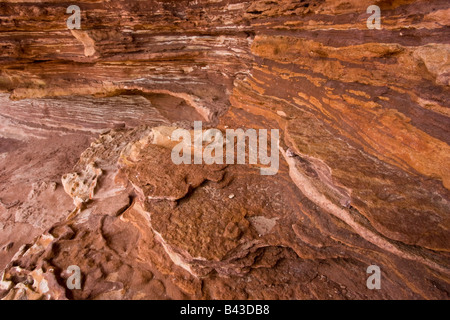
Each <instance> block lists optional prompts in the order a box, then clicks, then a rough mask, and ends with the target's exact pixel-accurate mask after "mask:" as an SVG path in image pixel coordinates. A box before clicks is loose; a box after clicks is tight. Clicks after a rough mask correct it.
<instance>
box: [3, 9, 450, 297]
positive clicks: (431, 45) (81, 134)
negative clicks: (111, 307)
mask: <svg viewBox="0 0 450 320" xmlns="http://www.w3.org/2000/svg"><path fill="white" fill-rule="evenodd" d="M373 4H376V5H378V6H379V7H380V8H381V27H382V28H381V30H376V29H374V30H369V29H368V28H367V25H366V20H367V18H368V17H369V14H367V13H366V9H367V7H368V6H369V5H373ZM78 5H79V6H80V8H81V29H80V30H69V29H68V28H67V26H66V19H67V18H68V15H67V14H66V6H67V4H66V3H60V2H56V1H50V0H49V1H32V0H30V1H28V2H22V1H3V3H2V4H1V5H0V31H1V33H0V45H1V47H2V50H1V52H0V91H1V93H0V110H1V112H0V230H1V234H0V248H1V249H2V250H1V251H0V268H1V269H2V272H1V279H0V297H2V298H4V299H23V298H27V299H42V298H45V299H423V298H425V299H449V295H450V293H449V292H450V255H449V254H450V232H449V230H450V146H449V145H450V132H449V128H450V112H449V105H448V101H449V98H448V97H449V85H450V82H449V81H450V62H449V57H450V43H449V41H448V39H449V32H450V31H449V30H450V29H449V26H450V18H449V13H450V6H449V3H448V1H446V0H432V1H426V0H419V1H412V0H411V1H409V0H402V1H378V2H375V3H373V2H372V1H369V0H362V1H360V0H358V1H357V0H346V1H343V0H342V1H341V0H336V1H322V0H302V1H300V0H282V1H281V0H280V1H263V0H261V1H260V0H256V1H240V0H233V1H213V0H199V1H187V0H186V1H184V0H183V1H162V0H148V1H133V0H123V1H88V0H84V1H83V0H82V1H78ZM119 17H120V18H119ZM194 121H203V124H204V128H205V129H206V128H212V127H217V128H219V129H220V130H221V131H225V130H226V129H227V128H231V129H237V128H243V129H248V128H254V129H279V130H280V146H279V152H280V167H279V171H278V173H277V174H276V175H273V176H263V175H260V171H259V167H258V165H248V164H244V165H239V164H228V165H206V164H201V165H195V164H192V165H189V164H182V165H175V164H174V163H173V162H172V161H171V148H172V147H173V143H174V142H173V141H171V140H170V139H169V136H170V133H171V132H172V131H173V130H174V129H175V128H184V129H188V130H191V129H193V122H194ZM271 151H272V152H275V151H276V150H274V148H272V150H271ZM62 177H63V178H62ZM61 178H62V180H61ZM74 202H75V203H74ZM374 264H375V265H378V266H379V267H380V268H381V270H382V278H381V286H382V287H381V289H380V290H369V289H368V288H367V286H366V279H367V277H368V276H369V275H368V274H367V273H366V270H367V267H368V266H370V265H374ZM71 265H77V266H79V267H80V270H81V275H82V284H83V285H82V288H81V289H80V290H71V289H69V288H68V287H67V286H66V280H67V279H68V278H69V276H70V274H69V273H68V272H67V269H68V267H69V266H71Z"/></svg>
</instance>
